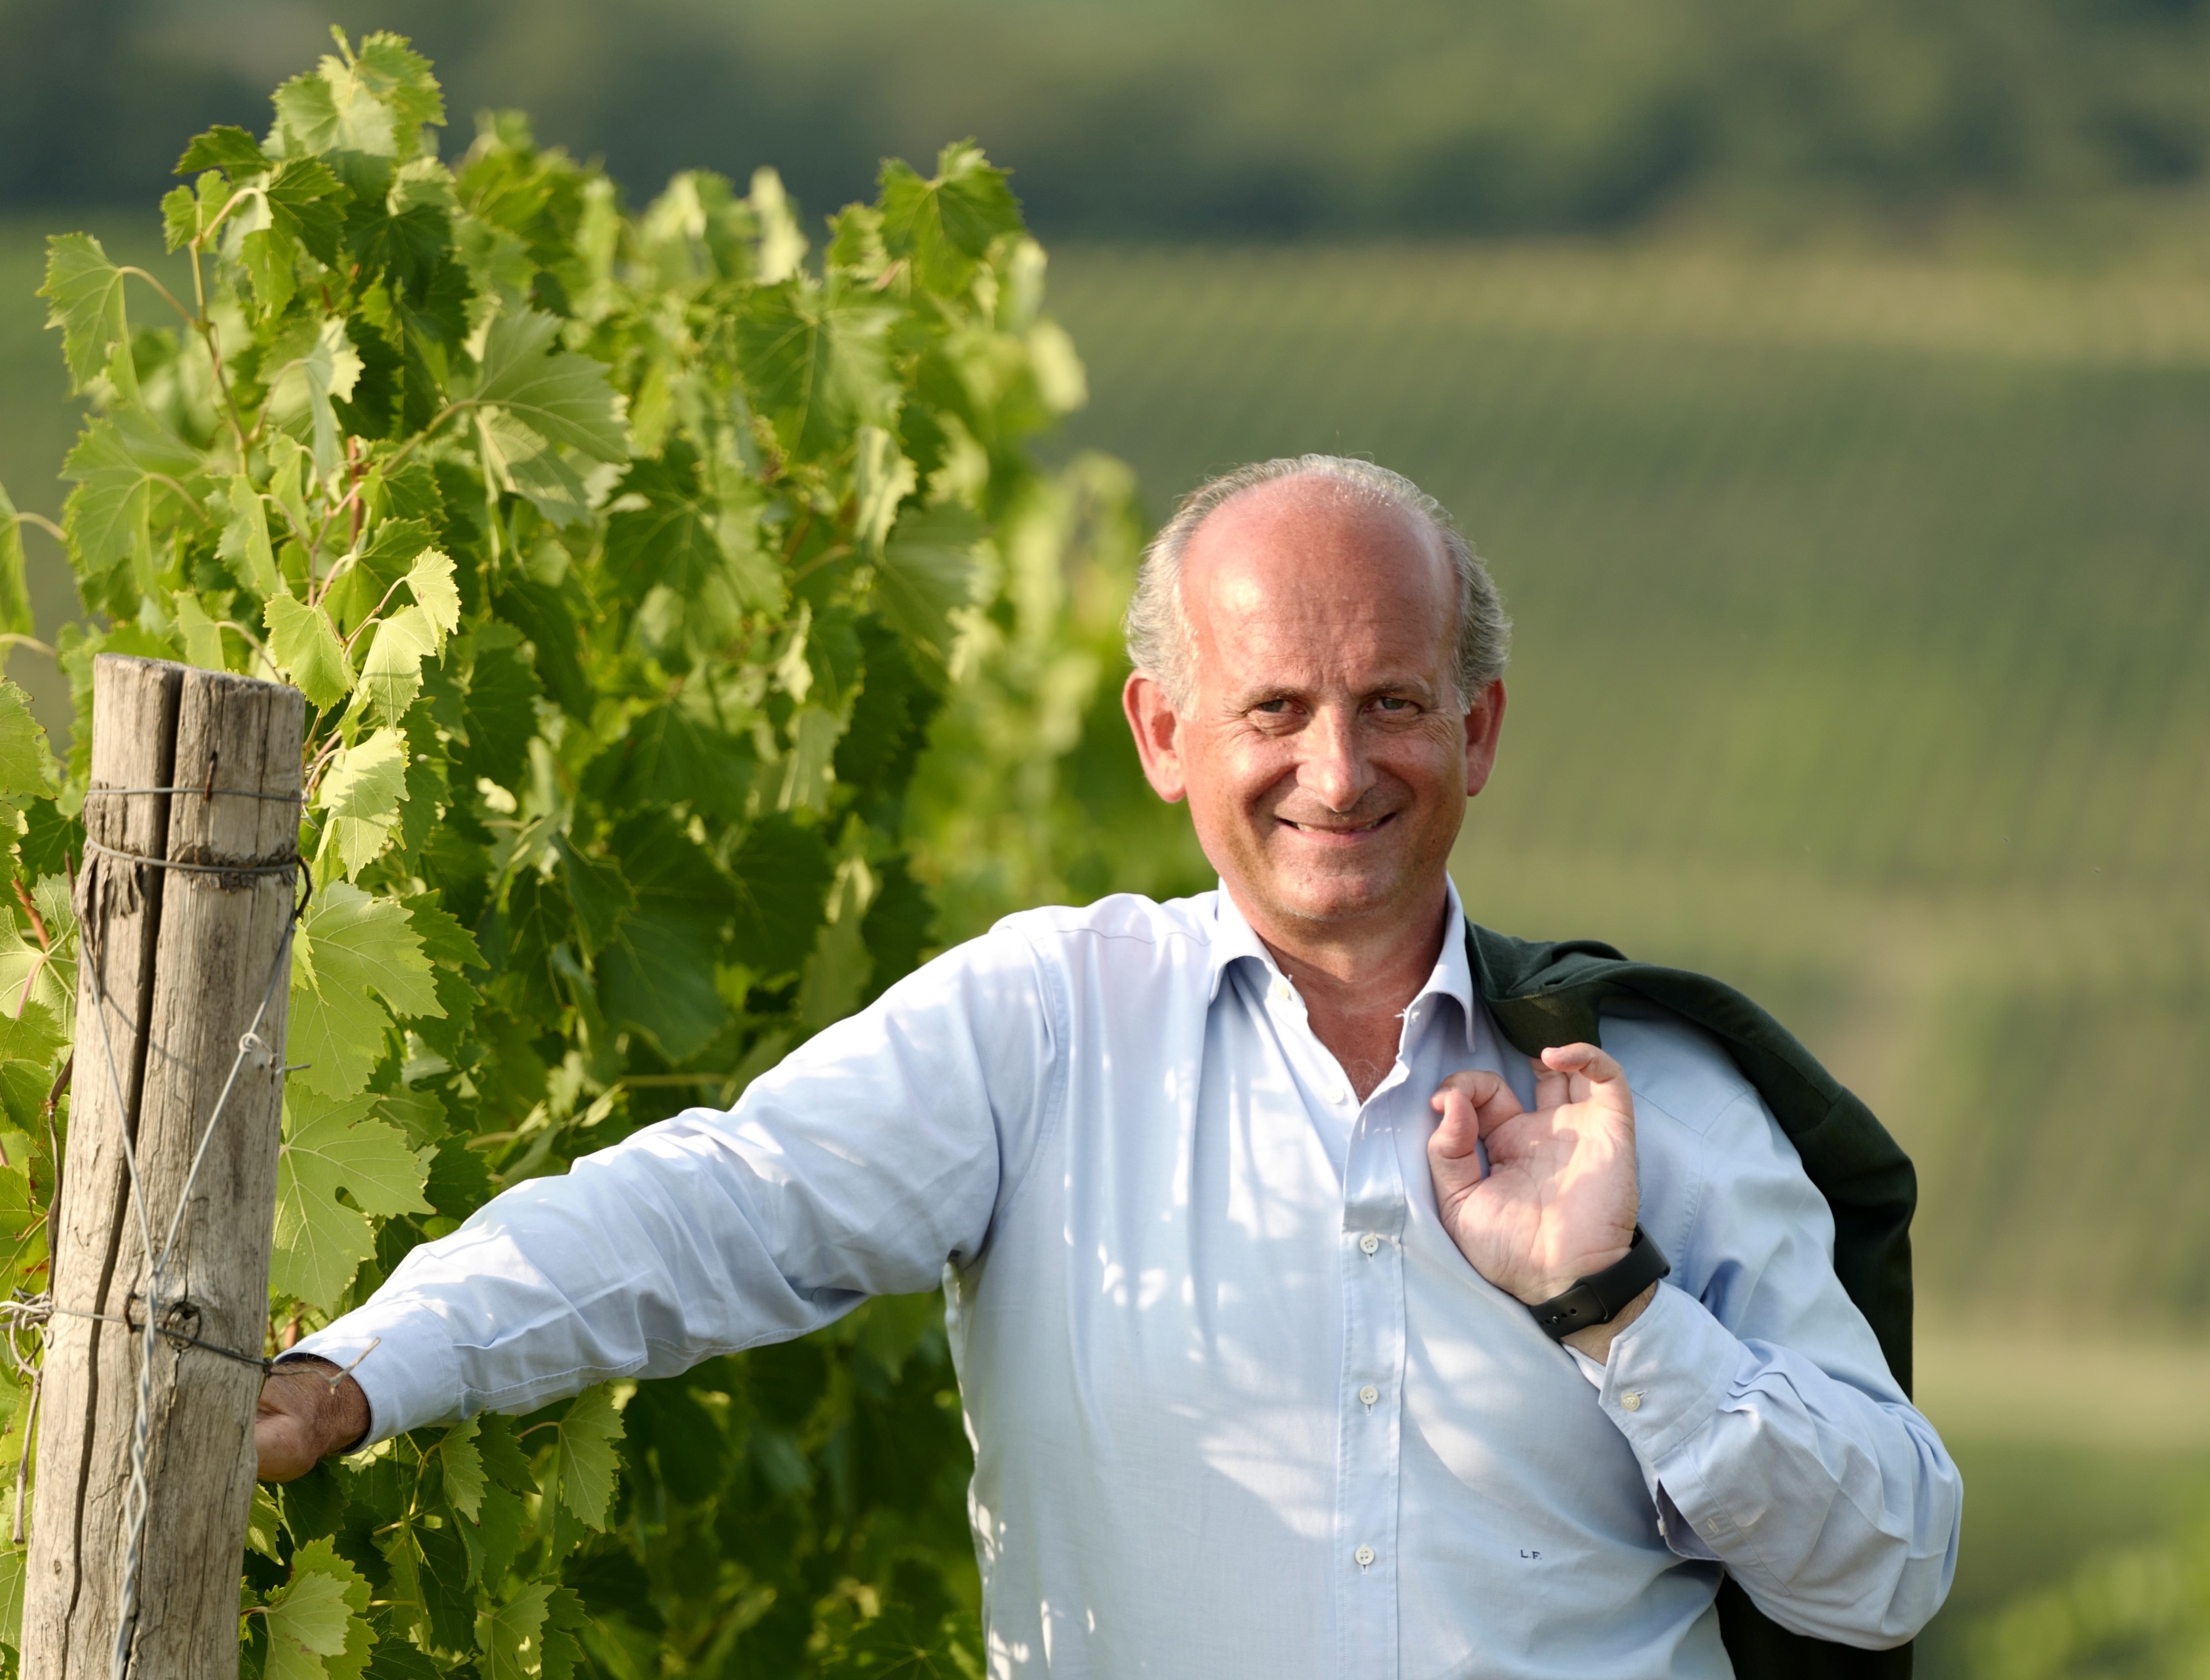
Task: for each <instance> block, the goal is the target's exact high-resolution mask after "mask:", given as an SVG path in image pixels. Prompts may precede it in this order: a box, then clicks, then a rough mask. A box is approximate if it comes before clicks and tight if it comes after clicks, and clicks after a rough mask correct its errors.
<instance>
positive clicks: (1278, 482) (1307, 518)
mask: <svg viewBox="0 0 2210 1680" xmlns="http://www.w3.org/2000/svg"><path fill="white" fill-rule="evenodd" d="M1290 486H1297V487H1295V488H1294V489H1293V488H1291V487H1290ZM1359 507H1364V508H1367V509H1369V510H1373V511H1376V512H1381V513H1393V514H1394V515H1395V516H1396V520H1395V521H1384V522H1383V524H1382V525H1380V526H1377V527H1376V528H1375V529H1385V528H1386V529H1401V526H1399V525H1398V523H1397V522H1400V521H1401V522H1409V523H1410V525H1412V526H1414V527H1416V528H1417V529H1420V530H1421V531H1422V532H1424V533H1425V535H1426V538H1427V544H1428V550H1429V552H1430V553H1432V555H1433V556H1434V559H1436V561H1437V563H1438V564H1440V565H1442V566H1443V567H1444V568H1445V569H1446V573H1447V576H1446V602H1445V606H1444V619H1443V622H1444V624H1445V625H1446V633H1447V634H1449V635H1451V636H1452V658H1451V661H1450V668H1451V669H1452V674H1453V675H1454V677H1455V686H1456V690H1457V696H1458V699H1459V700H1460V701H1461V702H1470V700H1471V698H1472V697H1473V696H1475V695H1476V694H1477V693H1479V692H1482V689H1484V688H1485V687H1486V686H1488V684H1489V683H1491V682H1493V681H1494V680H1496V679H1497V678H1498V677H1500V676H1501V675H1502V674H1503V672H1504V663H1505V657H1506V655H1507V650H1508V648H1509V644H1510V638H1511V623H1510V620H1509V619H1507V618H1506V617H1505V614H1504V607H1503V603H1502V601H1500V600H1499V599H1498V597H1497V594H1496V588H1495V585H1494V583H1492V582H1491V581H1490V579H1489V577H1488V571H1487V569H1486V568H1485V567H1483V566H1482V564H1481V561H1480V559H1478V558H1477V557H1476V555H1475V553H1474V552H1473V549H1472V547H1471V545H1470V544H1469V543H1468V542H1467V541H1466V540H1465V538H1464V536H1463V535H1460V533H1459V532H1458V528H1457V526H1456V525H1455V524H1454V523H1452V520H1451V517H1450V515H1449V514H1448V513H1447V512H1446V511H1444V509H1443V507H1442V505H1440V503H1438V502H1437V501H1436V500H1435V499H1434V498H1433V497H1431V496H1429V495H1428V494H1427V493H1425V492H1424V491H1422V490H1421V489H1420V487H1419V486H1417V485H1416V484H1414V483H1413V482H1412V481H1411V480H1410V479H1407V478H1405V477H1404V476H1403V475H1402V474H1398V473H1392V472H1391V471H1389V470H1388V469H1387V468H1383V467H1377V466H1375V465H1374V463H1373V462H1369V461H1358V460H1354V459H1350V458H1348V457H1345V456H1331V455H1304V456H1284V457H1282V458H1280V459H1277V460H1273V461H1265V462H1257V463H1255V464H1253V465H1251V466H1247V467H1241V468H1237V469H1236V470H1235V471H1234V472H1232V473H1226V474H1222V475H1220V476H1219V477H1217V478H1215V479H1212V480H1209V481H1208V482H1206V483H1205V484H1203V485H1200V486H1199V487H1198V488H1197V489H1196V490H1194V491H1193V492H1192V493H1190V494H1189V495H1188V496H1187V497H1186V498H1185V499H1183V501H1182V504H1181V505H1180V507H1179V508H1178V509H1176V510H1175V512H1174V517H1173V518H1172V519H1170V520H1169V521H1168V523H1167V524H1166V525H1165V527H1164V528H1163V529H1162V530H1161V531H1160V532H1159V534H1158V535H1157V536H1156V538H1154V539H1153V540H1152V541H1151V544H1150V547H1148V548H1147V549H1146V550H1145V551H1144V563H1143V568H1142V571H1141V572H1140V573H1139V575H1138V578H1137V583H1136V590H1135V594H1134V596H1133V597H1132V599H1131V601H1129V603H1128V612H1127V617H1126V630H1127V637H1128V656H1129V662H1130V663H1132V665H1134V666H1135V667H1136V668H1137V669H1138V670H1140V671H1145V672H1148V673H1150V674H1151V675H1152V676H1153V677H1155V678H1156V680H1158V682H1159V684H1160V686H1162V688H1163V689H1164V690H1165V691H1166V692H1167V693H1168V696H1169V697H1170V698H1172V699H1173V701H1174V704H1175V705H1176V706H1177V707H1178V708H1179V707H1181V706H1183V705H1185V704H1187V702H1188V701H1189V700H1190V699H1191V698H1193V695H1194V692H1195V688H1196V680H1197V674H1196V668H1195V662H1196V659H1197V657H1198V650H1197V646H1196V642H1195V638H1194V635H1193V629H1194V627H1193V625H1192V623H1191V621H1190V618H1189V614H1188V613H1187V610H1186V600H1187V598H1186V595H1185V592H1184V589H1183V583H1184V573H1185V569H1186V566H1187V562H1188V560H1189V559H1190V556H1191V553H1192V549H1193V545H1195V544H1196V542H1197V541H1198V539H1199V535H1200V534H1201V533H1203V532H1206V531H1209V530H1211V529H1212V528H1213V527H1214V526H1215V524H1216V523H1217V522H1218V521H1220V520H1223V519H1226V518H1228V517H1230V515H1231V512H1232V513H1233V515H1234V517H1236V518H1237V519H1244V518H1261V517H1265V518H1271V519H1273V520H1275V521H1276V522H1277V523H1279V524H1280V525H1281V529H1282V531H1283V535H1285V536H1289V535H1290V533H1289V525H1290V524H1293V523H1296V522H1298V521H1300V520H1301V521H1303V522H1304V523H1305V524H1306V525H1307V528H1308V529H1307V535H1313V534H1315V533H1316V532H1317V530H1318V529H1319V528H1318V526H1317V525H1315V524H1313V520H1314V519H1316V518H1318V517H1320V516H1321V515H1322V513H1323V512H1325V511H1326V510H1328V509H1333V510H1334V511H1335V512H1336V513H1337V514H1340V515H1342V516H1344V517H1348V516H1349V514H1350V511H1351V510H1352V509H1355V508H1359ZM1298 541H1301V539H1295V538H1292V540H1291V541H1290V547H1289V550H1288V552H1289V553H1296V552H1300V550H1299V548H1298ZM1313 552H1317V551H1313Z"/></svg>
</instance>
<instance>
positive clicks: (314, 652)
mask: <svg viewBox="0 0 2210 1680" xmlns="http://www.w3.org/2000/svg"><path fill="white" fill-rule="evenodd" d="M261 616H262V622H263V624H265V625H267V626H268V628H269V657H270V658H271V659H273V660H275V662H276V668H277V669H278V670H280V671H281V672H282V673H283V674H285V675H286V676H287V677H288V678H289V679H290V680H291V681H292V684H293V686H294V687H296V688H297V689H298V690H299V692H301V693H302V694H305V696H306V697H307V704H309V705H311V706H313V707H315V708H316V709H317V710H323V711H327V710H329V708H330V707H332V706H334V705H335V704H337V703H338V702H339V701H341V700H342V699H344V698H345V697H346V696H347V695H348V694H350V693H352V692H353V663H352V662H351V661H350V660H348V659H347V657H346V651H345V645H344V644H342V643H341V642H340V641H339V640H338V633H337V632H336V631H335V629H334V628H332V627H331V625H330V620H329V615H328V614H327V613H323V611H322V609H321V608H320V607H308V606H305V605H303V604H302V603H301V602H299V601H294V600H293V599H292V597H291V596H290V595H270V596H269V600H268V603H267V605H266V606H264V607H263V608H262V615H261Z"/></svg>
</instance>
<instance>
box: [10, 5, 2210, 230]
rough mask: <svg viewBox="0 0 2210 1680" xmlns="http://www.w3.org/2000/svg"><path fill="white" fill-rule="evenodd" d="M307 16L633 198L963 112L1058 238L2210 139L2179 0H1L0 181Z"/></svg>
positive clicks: (896, 148) (2151, 160)
mask: <svg viewBox="0 0 2210 1680" xmlns="http://www.w3.org/2000/svg"><path fill="white" fill-rule="evenodd" d="M329 21H340V22H342V23H344V24H346V25H347V27H353V28H355V29H360V28H367V27H388V28H394V29H399V30H402V31H405V32H407V33H409V34H411V35H413V36H414V38H415V39H417V41H418V42H419V43H420V45H422V46H423V47H424V48H425V49H426V51H429V52H430V53H432V55H433V56H434V57H436V58H437V59H438V61H439V63H440V64H441V66H443V67H444V70H445V71H446V74H447V85H448V88H449V89H450V93H451V94H452V97H453V103H454V105H455V106H456V108H457V109H459V110H461V111H463V112H465V111H468V110H470V109H473V108H475V107H478V106H488V105H499V106H510V105H522V106H528V108H529V109H531V110H532V111H533V112H534V113H535V115H536V118H537V119H538V123H539V126H540V131H541V132H543V133H544V134H546V136H550V137H554V138H557V139H558V140H559V141H560V142H563V143H565V145H567V146H568V147H569V148H571V150H572V151H574V152H576V153H577V154H581V155H587V156H589V155H597V156H602V157H603V158H604V160H606V162H607V166H608V167H609V168H610V169H611V171H612V172H613V174H614V175H615V176H616V178H619V179H620V180H621V181H623V182H624V183H625V184H626V185H627V186H628V187H629V189H630V190H631V193H632V194H633V195H634V196H638V197H640V198H641V197H642V196H647V195H649V193H650V192H652V191H654V190H656V189H657V187H658V186H659V184H661V182H662V181H664V180H665V179H666V178H667V176H668V174H669V173H670V172H672V171H673V170H675V169H677V168H681V167H689V166H699V165H702V164H703V165H705V166H710V167H713V168H716V169H718V170H721V171H723V172H728V173H730V174H733V175H735V176H737V177H739V178H742V177H744V176H745V175H746V174H747V173H748V172H750V170H751V169H752V167H753V166H754V165H756V164H758V163H760V162H764V161H772V162H773V163H774V164H775V165H776V166H777V167H778V168H779V169H781V170H782V172H783V175H784V177H785V178H786V179H787V180H788V183H789V185H790V188H791V190H792V191H793V192H794V195H795V196H797V197H798V199H799V200H800V202H802V203H803V204H805V205H806V206H807V207H808V208H810V209H812V210H815V211H825V210H827V209H830V208H834V207H835V206H836V205H838V204H841V203H843V202H847V201H848V200H851V199H854V198H857V197H863V196H866V194H867V192H868V190H870V185H871V183H872V181H873V176H874V171H875V166H876V163H877V160H879V159H880V158H881V157H883V156H885V155H886V154H904V155H927V154H932V153H933V151H934V149H935V148H936V147H937V146H938V145H939V144H940V143H941V142H942V141H943V140H944V139H945V137H946V136H956V135H959V134H968V133H972V134H974V135H975V136H979V137H980V138H981V141H982V142H984V143H985V144H986V145H987V146H988V147H989V148H990V149H991V151H992V152H993V154H995V155H997V156H999V157H1003V158H1005V159H1008V160H1012V161H1013V162H1015V163H1017V165H1018V166H1019V170H1020V175H1019V179H1018V183H1017V184H1018V186H1019V188H1020V190H1021V191H1022V194H1023V198H1024V200H1025V201H1026V205H1027V208H1028V210H1029V212H1030V218H1031V221H1033V223H1034V224H1035V225H1036V227H1038V229H1039V231H1040V232H1042V233H1045V234H1047V235H1053V236H1060V237H1066V236H1099V237H1128V236H1136V237H1156V238H1168V239H1180V238H1191V237H1208V238H1218V237H1264V238H1278V237H1283V236H1292V237H1294V236H1300V235H1313V236H1325V235H1358V234H1375V233H1392V234H1407V233H1531V232H1548V233H1558V232H1585V231H1601V230H1609V229H1618V228H1626V227H1635V226H1638V225H1642V224H1645V223H1648V222H1650V221H1653V220H1656V219H1658V218H1662V217H1667V216H1675V215H1684V214H1686V215H1700V216H1704V217H1707V218H1716V219H1718V220H1719V221H1732V222H1745V223H1748V224H1749V225H1753V226H1758V227H1778V228H1780V229H1782V230H1783V231H1784V230H1785V229H1786V228H1787V227H1790V226H1791V225H1796V224H1800V223H1802V222H1804V221H1809V220H1810V219H1812V218H1814V217H1815V218H1821V219H1825V218H1830V217H1832V216H1834V215H1838V214H1841V215H1850V214H1856V215H1866V216H1870V217H1872V218H1875V219H1880V220H1890V221H1893V220H1901V221H1906V222H1911V221H1923V220H1924V219H1926V218H1928V217H1929V216H1932V215H1940V214H1941V213H1943V212H1946V211H1950V210H1953V209H1956V208H1973V209H1992V210H1994V211H1996V212H1997V213H2001V212H2002V211H2004V210H2005V209H2007V208H2014V207H2016V206H2019V205H2021V204H2024V203H2026V202H2036V203H2046V202H2051V201H2055V202H2066V201H2080V200H2092V199H2099V198H2106V197H2109V196H2113V195H2118V196H2131V195H2142V194H2147V195H2152V196H2169V195H2172V194H2175V193H2177V194H2181V195H2186V194H2188V193H2189V190H2190V189H2192V188H2194V187H2195V186H2196V185H2198V184H2199V183H2200V182H2201V177H2202V173H2203V170H2204V165H2205V158H2206V153H2207V152H2210V4H2206V3H2205V0H1643V3H1640V4H1639V5H1635V6H1619V5H1615V4H1611V3H1608V0H1486V3H1482V4H1478V5H1469V4H1464V3H1453V0H1368V3H1366V4H1363V5H1360V6H1357V7H1346V6H1343V5H1340V4H1336V3H1331V0H1180V3H1168V0H1110V3H1108V0H1051V3H1044V0H803V3H801V0H750V3H738V0H621V3H614V4H609V3H606V0H526V3H525V0H476V3H472V4H469V5H467V6H456V5H453V4H450V0H445V3H438V0H378V3H375V4H356V3H341V4H330V3H319V0H0V45H4V47H5V51H0V207H5V206H10V205H12V206H29V205H33V204H59V203H67V204H72V205H84V204H97V203H111V202H138V201H140V200H142V196H143V195H145V194H146V193H148V191H151V190H159V188H160V185H161V184H163V182H162V179H161V171H162V170H163V169H164V168H165V166H166V161H167V160H168V154H169V152H170V151H171V150H172V149H173V148H172V143H171V142H172V136H176V135H178V134H185V133H191V132H193V131H195V130H199V129H202V128H204V127H205V126H207V125H208V124H210V123H214V122H238V123H244V124H248V125H253V124H257V122H258V120H259V112H260V101H261V100H263V97H265V90H266V88H267V87H268V85H269V82H270V81H271V79H272V77H273V76H275V74H277V73H279V72H280V71H281V69H285V68H287V67H288V66H290V65H291V64H293V63H294V62H296V61H298V60H299V58H300V57H301V56H302V54H304V53H311V52H312V51H316V50H318V47H319V44H320V43H321V41H322V40H323V30H324V27H325V25H326V24H327V23H328V22H329Z"/></svg>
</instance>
